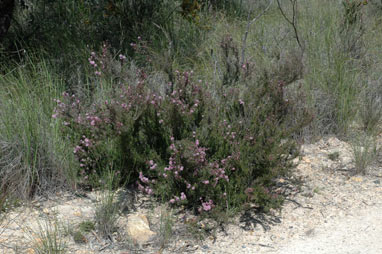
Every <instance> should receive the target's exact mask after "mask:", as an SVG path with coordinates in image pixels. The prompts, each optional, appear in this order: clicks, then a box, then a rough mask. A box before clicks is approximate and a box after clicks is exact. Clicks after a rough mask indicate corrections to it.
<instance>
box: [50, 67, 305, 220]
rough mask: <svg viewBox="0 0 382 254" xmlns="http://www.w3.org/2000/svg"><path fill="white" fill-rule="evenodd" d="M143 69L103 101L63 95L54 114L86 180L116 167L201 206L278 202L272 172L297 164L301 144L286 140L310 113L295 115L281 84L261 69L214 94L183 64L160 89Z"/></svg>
mask: <svg viewBox="0 0 382 254" xmlns="http://www.w3.org/2000/svg"><path fill="white" fill-rule="evenodd" d="M137 73H138V74H137V76H138V79H137V83H136V84H125V85H120V86H119V87H114V88H113V89H112V91H111V92H110V93H109V94H108V95H109V96H111V97H109V99H108V100H106V101H93V103H91V104H89V105H88V107H86V105H82V103H81V101H80V100H79V99H78V98H77V97H76V96H75V95H69V94H67V93H65V94H64V99H63V100H64V101H63V102H61V101H60V100H58V101H57V102H58V106H57V108H56V111H55V114H54V115H53V116H54V117H58V118H60V119H61V121H62V123H63V124H64V127H65V128H66V132H65V133H66V135H67V137H69V138H70V139H71V140H72V142H73V146H74V153H75V155H76V156H77V159H78V161H79V164H80V166H81V167H82V169H83V170H82V176H83V180H84V181H86V180H87V179H90V178H92V177H93V176H94V175H96V176H101V175H102V174H103V172H104V170H105V169H106V168H111V169H112V170H114V171H118V173H120V174H121V177H122V181H123V180H125V179H126V178H127V177H130V179H131V181H130V182H133V181H134V182H136V183H137V185H138V188H139V189H140V190H141V191H143V192H145V193H147V194H153V195H155V196H157V197H160V198H162V199H163V200H165V201H169V202H170V203H171V204H173V205H179V204H181V205H186V206H187V207H189V208H192V209H194V210H195V211H196V212H198V213H206V212H208V213H209V212H213V211H216V212H220V211H226V210H227V209H231V208H238V207H242V206H243V204H245V203H246V202H250V201H251V202H256V203H257V204H258V205H259V206H260V207H268V206H269V204H274V205H275V204H277V203H279V201H277V202H271V201H275V200H280V197H278V196H277V195H274V194H273V193H272V191H271V189H272V188H271V187H272V184H273V180H274V179H275V178H277V177H279V176H280V175H285V174H287V173H288V172H289V169H290V168H291V167H292V163H291V160H292V159H293V158H295V157H296V155H297V151H298V149H297V146H296V144H295V143H294V142H293V141H292V140H290V139H289V138H290V137H291V134H292V133H293V132H295V131H296V130H298V129H299V128H301V122H302V121H305V119H303V117H302V118H301V119H297V120H296V119H295V122H294V123H295V124H294V125H291V122H290V121H288V119H289V118H290V116H289V115H288V114H289V113H288V109H289V108H290V107H291V105H292V102H291V101H286V100H285V98H284V87H283V84H282V83H278V82H277V81H275V80H273V79H270V78H268V76H267V75H264V77H263V78H259V79H253V80H250V79H248V80H244V79H243V80H241V82H242V84H241V85H240V86H224V87H223V88H222V89H223V90H222V92H221V93H219V94H218V95H216V96H211V94H210V93H209V90H210V88H209V85H208V83H203V82H202V81H201V80H199V81H195V80H194V78H193V73H192V72H183V73H181V72H178V71H177V72H175V73H174V77H175V83H169V84H162V86H163V88H162V89H156V90H155V89H151V88H150V87H149V86H148V85H147V83H148V82H147V80H148V76H147V75H146V73H145V71H144V70H143V69H141V70H139V71H138V72H137ZM158 86H161V84H158ZM158 91H161V92H158Z"/></svg>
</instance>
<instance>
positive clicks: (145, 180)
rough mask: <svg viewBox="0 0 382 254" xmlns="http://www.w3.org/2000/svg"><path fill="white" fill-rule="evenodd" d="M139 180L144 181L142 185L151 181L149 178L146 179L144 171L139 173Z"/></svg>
mask: <svg viewBox="0 0 382 254" xmlns="http://www.w3.org/2000/svg"><path fill="white" fill-rule="evenodd" d="M139 179H140V180H141V181H142V183H148V182H149V179H148V178H147V177H144V176H143V174H142V171H141V172H139Z"/></svg>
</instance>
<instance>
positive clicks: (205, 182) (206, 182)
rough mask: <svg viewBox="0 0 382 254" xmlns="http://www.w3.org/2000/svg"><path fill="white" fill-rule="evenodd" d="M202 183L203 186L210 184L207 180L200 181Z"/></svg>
mask: <svg viewBox="0 0 382 254" xmlns="http://www.w3.org/2000/svg"><path fill="white" fill-rule="evenodd" d="M202 183H204V184H209V183H210V181H208V180H205V181H202Z"/></svg>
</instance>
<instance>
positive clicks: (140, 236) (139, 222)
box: [127, 214, 156, 245]
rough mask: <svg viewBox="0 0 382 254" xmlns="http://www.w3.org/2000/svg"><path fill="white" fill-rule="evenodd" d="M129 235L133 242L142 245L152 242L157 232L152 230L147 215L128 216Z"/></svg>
mask: <svg viewBox="0 0 382 254" xmlns="http://www.w3.org/2000/svg"><path fill="white" fill-rule="evenodd" d="M127 233H128V235H129V237H130V238H131V239H132V240H133V242H135V243H138V244H140V245H142V244H144V243H146V242H148V241H150V240H151V239H152V237H153V236H155V235H156V233H155V232H153V231H151V230H150V226H149V221H148V219H147V217H146V216H145V215H142V214H140V215H137V214H135V215H134V214H132V215H129V216H128V220H127Z"/></svg>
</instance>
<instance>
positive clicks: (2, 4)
mask: <svg viewBox="0 0 382 254" xmlns="http://www.w3.org/2000/svg"><path fill="white" fill-rule="evenodd" d="M14 7H15V0H0V41H1V39H2V38H3V37H4V36H5V34H6V33H7V32H8V29H9V26H10V25H11V19H12V14H13V9H14Z"/></svg>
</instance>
